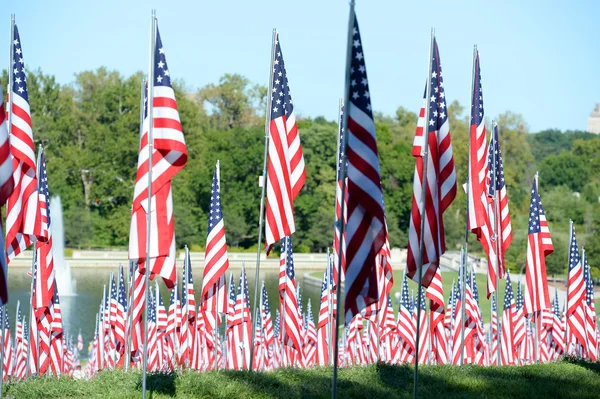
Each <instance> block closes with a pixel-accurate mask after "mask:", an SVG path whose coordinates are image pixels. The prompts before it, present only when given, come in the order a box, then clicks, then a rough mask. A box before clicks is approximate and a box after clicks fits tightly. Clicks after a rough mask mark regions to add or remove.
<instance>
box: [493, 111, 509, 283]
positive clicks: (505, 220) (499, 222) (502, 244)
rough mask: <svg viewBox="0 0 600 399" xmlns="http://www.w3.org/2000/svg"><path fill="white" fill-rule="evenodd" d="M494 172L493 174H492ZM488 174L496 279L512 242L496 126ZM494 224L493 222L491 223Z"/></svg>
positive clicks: (502, 270) (500, 276)
mask: <svg viewBox="0 0 600 399" xmlns="http://www.w3.org/2000/svg"><path fill="white" fill-rule="evenodd" d="M493 171H495V173H493ZM488 172H489V179H490V184H489V186H488V196H490V197H491V198H492V199H496V203H497V210H496V221H495V226H494V229H495V237H494V241H495V249H496V251H497V252H498V253H499V257H498V259H499V262H498V277H499V278H502V277H503V276H504V271H505V268H506V266H505V264H504V255H505V254H506V251H507V250H508V247H509V246H510V244H511V242H512V227H511V223H510V212H509V210H508V195H507V194H506V182H505V180H504V167H503V166H502V151H501V150H500V142H499V141H498V124H497V123H494V125H493V127H492V137H491V139H490V146H489V149H488ZM493 223H494V222H493Z"/></svg>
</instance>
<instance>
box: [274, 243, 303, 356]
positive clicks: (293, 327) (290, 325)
mask: <svg viewBox="0 0 600 399" xmlns="http://www.w3.org/2000/svg"><path fill="white" fill-rule="evenodd" d="M281 245H282V247H281V259H282V260H283V262H280V269H279V303H280V304H281V315H282V318H283V319H282V324H281V330H282V338H281V341H282V342H283V344H284V345H287V346H290V347H292V348H294V349H295V350H296V351H297V352H298V353H302V340H301V338H300V332H301V322H300V317H301V316H300V313H299V309H298V306H299V301H298V298H297V296H296V295H297V293H296V271H295V268H294V252H293V249H292V238H291V237H285V238H284V239H283V240H282V242H281Z"/></svg>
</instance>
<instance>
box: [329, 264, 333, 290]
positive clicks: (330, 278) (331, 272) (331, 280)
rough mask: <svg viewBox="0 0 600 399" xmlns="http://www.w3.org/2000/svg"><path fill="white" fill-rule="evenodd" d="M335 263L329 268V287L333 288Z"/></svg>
mask: <svg viewBox="0 0 600 399" xmlns="http://www.w3.org/2000/svg"><path fill="white" fill-rule="evenodd" d="M333 267H334V266H333V262H332V263H331V266H330V267H329V286H330V287H332V288H333Z"/></svg>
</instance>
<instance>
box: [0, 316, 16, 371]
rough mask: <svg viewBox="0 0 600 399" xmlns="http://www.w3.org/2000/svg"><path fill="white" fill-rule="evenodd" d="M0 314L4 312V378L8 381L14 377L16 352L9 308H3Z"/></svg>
mask: <svg viewBox="0 0 600 399" xmlns="http://www.w3.org/2000/svg"><path fill="white" fill-rule="evenodd" d="M0 309H1V310H0V312H2V314H3V319H4V321H3V325H4V328H3V331H2V333H3V334H4V359H3V364H4V378H5V379H8V377H11V376H12V375H13V366H14V364H13V357H14V352H13V346H12V341H11V339H10V322H9V317H8V307H7V306H2V307H1V308H0Z"/></svg>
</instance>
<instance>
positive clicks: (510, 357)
mask: <svg viewBox="0 0 600 399" xmlns="http://www.w3.org/2000/svg"><path fill="white" fill-rule="evenodd" d="M515 313H516V304H515V298H514V296H513V290H512V284H511V282H510V274H508V273H506V290H505V291H504V312H502V339H501V340H500V355H501V357H502V364H503V365H504V366H507V365H511V364H514V363H515V356H516V346H515V336H514V334H515Z"/></svg>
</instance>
